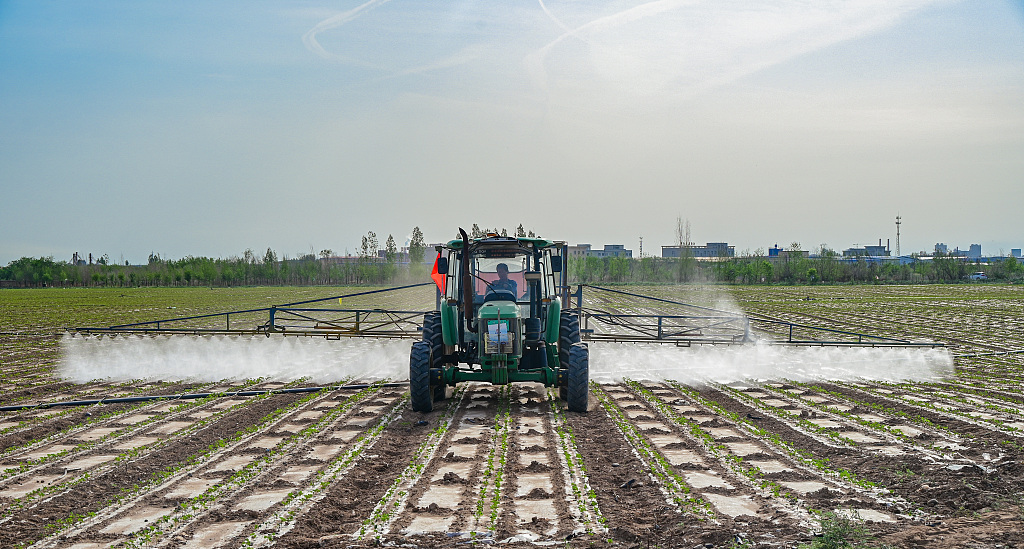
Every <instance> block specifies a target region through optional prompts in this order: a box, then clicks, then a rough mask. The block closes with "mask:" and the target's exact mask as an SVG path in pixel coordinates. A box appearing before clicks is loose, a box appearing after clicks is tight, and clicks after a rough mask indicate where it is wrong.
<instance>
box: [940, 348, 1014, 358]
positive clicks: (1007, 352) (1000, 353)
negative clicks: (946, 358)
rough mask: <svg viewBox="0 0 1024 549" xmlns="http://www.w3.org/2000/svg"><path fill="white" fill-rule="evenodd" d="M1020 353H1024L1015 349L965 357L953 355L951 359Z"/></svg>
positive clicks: (972, 354)
mask: <svg viewBox="0 0 1024 549" xmlns="http://www.w3.org/2000/svg"><path fill="white" fill-rule="evenodd" d="M1021 353H1024V349H1017V350H1016V351H993V352H990V353H971V354H967V355H953V358H978V357H983V356H1005V355H1019V354H1021Z"/></svg>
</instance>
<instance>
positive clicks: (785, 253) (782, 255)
mask: <svg viewBox="0 0 1024 549" xmlns="http://www.w3.org/2000/svg"><path fill="white" fill-rule="evenodd" d="M801 257H802V258H804V259H806V258H808V257H811V252H809V251H807V250H787V249H785V248H780V247H779V245H778V244H776V245H774V246H772V247H771V248H768V259H795V258H801Z"/></svg>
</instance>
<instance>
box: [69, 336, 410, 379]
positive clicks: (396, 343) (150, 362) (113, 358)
mask: <svg viewBox="0 0 1024 549" xmlns="http://www.w3.org/2000/svg"><path fill="white" fill-rule="evenodd" d="M410 345H411V342H410V341H408V340H393V339H364V338H347V339H342V340H340V341H328V340H325V339H320V338H307V337H273V338H267V337H264V336H253V337H240V336H203V337H197V336H180V335H173V336H159V337H140V336H115V337H109V336H105V337H81V336H65V337H64V339H63V340H62V341H61V348H62V351H63V352H62V357H61V363H60V368H59V372H60V375H61V376H62V377H63V378H65V379H70V380H71V381H74V382H77V383H84V382H86V381H90V380H93V379H108V380H113V381H126V380H132V379H147V380H164V381H173V380H192V381H220V380H222V379H247V378H256V377H266V378H269V379H273V380H277V381H291V380H295V379H299V378H307V379H308V380H309V381H310V382H311V383H334V382H337V381H339V380H341V379H344V378H354V379H358V380H361V381H376V380H380V379H404V378H407V377H408V375H409V347H410Z"/></svg>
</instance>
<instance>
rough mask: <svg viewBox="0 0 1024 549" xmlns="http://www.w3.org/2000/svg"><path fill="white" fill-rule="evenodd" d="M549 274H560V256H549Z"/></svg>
mask: <svg viewBox="0 0 1024 549" xmlns="http://www.w3.org/2000/svg"><path fill="white" fill-rule="evenodd" d="M551 272H553V273H560V272H562V256H560V255H553V256H551Z"/></svg>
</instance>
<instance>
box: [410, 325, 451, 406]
mask: <svg viewBox="0 0 1024 549" xmlns="http://www.w3.org/2000/svg"><path fill="white" fill-rule="evenodd" d="M442 387H443V386H442ZM409 393H410V397H409V399H410V401H411V404H412V409H413V410H415V411H417V412H429V411H431V410H433V409H434V392H433V389H432V388H431V387H430V344H429V343H427V342H426V341H417V342H415V343H413V344H412V352H410V353H409Z"/></svg>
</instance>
